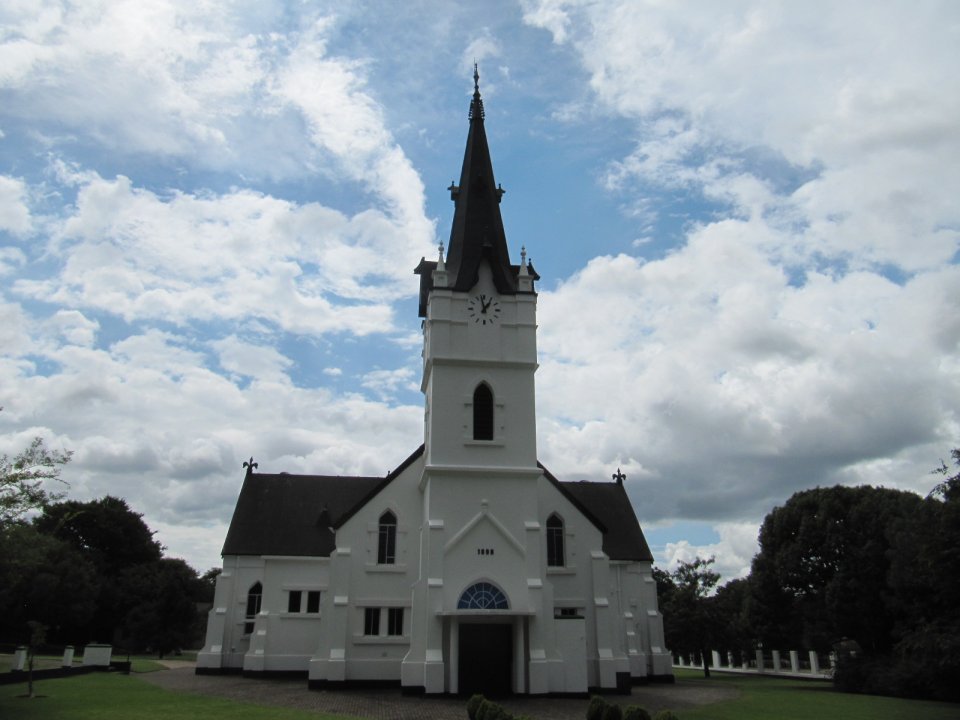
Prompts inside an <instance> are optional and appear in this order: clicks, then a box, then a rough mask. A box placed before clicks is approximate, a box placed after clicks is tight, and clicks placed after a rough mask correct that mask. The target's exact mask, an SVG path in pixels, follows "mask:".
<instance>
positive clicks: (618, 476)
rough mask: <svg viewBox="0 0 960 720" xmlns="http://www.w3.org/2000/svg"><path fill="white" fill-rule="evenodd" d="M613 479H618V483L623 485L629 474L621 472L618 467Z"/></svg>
mask: <svg viewBox="0 0 960 720" xmlns="http://www.w3.org/2000/svg"><path fill="white" fill-rule="evenodd" d="M613 479H614V480H616V481H617V485H623V481H624V480H626V479H627V476H626V475H624V474H623V473H622V472H620V468H617V471H616V472H615V473H614V474H613Z"/></svg>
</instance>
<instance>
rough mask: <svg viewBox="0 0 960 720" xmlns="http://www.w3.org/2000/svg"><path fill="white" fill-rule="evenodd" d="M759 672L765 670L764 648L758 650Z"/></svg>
mask: <svg viewBox="0 0 960 720" xmlns="http://www.w3.org/2000/svg"><path fill="white" fill-rule="evenodd" d="M757 672H758V673H762V672H763V650H762V649H761V650H757Z"/></svg>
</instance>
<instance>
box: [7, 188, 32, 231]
mask: <svg viewBox="0 0 960 720" xmlns="http://www.w3.org/2000/svg"><path fill="white" fill-rule="evenodd" d="M32 229H33V221H32V219H31V217H30V208H29V207H28V206H27V186H26V184H25V183H24V182H23V180H21V179H19V178H12V177H9V176H7V175H0V231H3V230H6V231H7V232H10V233H13V234H14V235H25V234H26V233H28V232H30V230H32Z"/></svg>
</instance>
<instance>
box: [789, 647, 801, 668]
mask: <svg viewBox="0 0 960 720" xmlns="http://www.w3.org/2000/svg"><path fill="white" fill-rule="evenodd" d="M790 672H795V673H796V672H800V653H798V652H797V651H796V650H791V651H790Z"/></svg>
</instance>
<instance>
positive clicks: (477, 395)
mask: <svg viewBox="0 0 960 720" xmlns="http://www.w3.org/2000/svg"><path fill="white" fill-rule="evenodd" d="M495 406H496V403H495V402H494V397H493V388H492V387H490V385H489V384H488V383H487V382H485V381H484V382H480V383H478V384H477V386H476V387H475V388H474V390H473V439H474V440H476V441H479V442H489V441H491V440H494V439H495V437H496V426H495V423H494V420H495V417H494V408H495Z"/></svg>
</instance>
